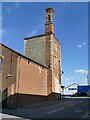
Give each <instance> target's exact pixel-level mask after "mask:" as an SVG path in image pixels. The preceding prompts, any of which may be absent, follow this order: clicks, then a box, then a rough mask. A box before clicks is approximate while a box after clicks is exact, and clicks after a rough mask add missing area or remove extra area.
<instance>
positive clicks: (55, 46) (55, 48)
mask: <svg viewBox="0 0 90 120" xmlns="http://www.w3.org/2000/svg"><path fill="white" fill-rule="evenodd" d="M54 50H55V51H57V43H56V42H54Z"/></svg>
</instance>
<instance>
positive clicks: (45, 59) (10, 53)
mask: <svg viewBox="0 0 90 120" xmlns="http://www.w3.org/2000/svg"><path fill="white" fill-rule="evenodd" d="M53 12H54V11H53V9H52V8H47V9H46V24H45V33H44V34H42V35H37V36H33V37H28V38H24V55H22V54H20V53H18V52H17V51H14V50H12V49H11V48H9V47H7V46H5V45H4V44H0V49H1V50H2V52H1V53H0V75H1V79H2V80H1V81H2V82H1V83H0V91H1V92H2V103H3V104H2V105H3V107H6V106H7V107H8V108H16V107H22V106H24V105H27V104H31V103H33V102H40V101H44V100H55V99H60V97H61V66H60V63H61V61H60V57H61V55H60V43H59V41H58V40H57V38H56V37H55V35H54V25H53Z"/></svg>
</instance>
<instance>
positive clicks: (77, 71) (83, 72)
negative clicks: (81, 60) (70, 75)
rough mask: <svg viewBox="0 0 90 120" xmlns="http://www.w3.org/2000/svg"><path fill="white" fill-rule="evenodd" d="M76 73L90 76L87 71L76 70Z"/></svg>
mask: <svg viewBox="0 0 90 120" xmlns="http://www.w3.org/2000/svg"><path fill="white" fill-rule="evenodd" d="M75 72H76V73H79V74H88V71H87V70H82V69H79V70H75Z"/></svg>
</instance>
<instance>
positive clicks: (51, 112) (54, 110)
mask: <svg viewBox="0 0 90 120" xmlns="http://www.w3.org/2000/svg"><path fill="white" fill-rule="evenodd" d="M64 108H65V107H62V108H59V109H56V110H53V111H51V112H48V114H51V113H54V112H57V111H59V110H63V109H64Z"/></svg>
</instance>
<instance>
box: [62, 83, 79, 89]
mask: <svg viewBox="0 0 90 120" xmlns="http://www.w3.org/2000/svg"><path fill="white" fill-rule="evenodd" d="M74 84H75V85H77V86H78V85H79V84H77V83H72V84H71V85H68V86H67V87H65V88H64V89H66V88H68V87H70V86H72V85H74Z"/></svg>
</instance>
